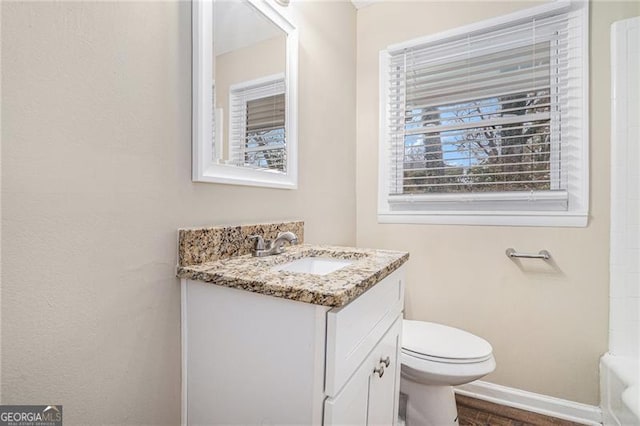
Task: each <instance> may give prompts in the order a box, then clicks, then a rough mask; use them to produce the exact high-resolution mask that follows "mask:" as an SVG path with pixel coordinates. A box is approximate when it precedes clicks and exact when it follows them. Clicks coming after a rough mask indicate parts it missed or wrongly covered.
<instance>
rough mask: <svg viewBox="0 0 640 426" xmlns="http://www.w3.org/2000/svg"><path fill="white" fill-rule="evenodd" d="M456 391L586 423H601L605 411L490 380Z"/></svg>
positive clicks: (497, 402) (496, 402) (501, 403)
mask: <svg viewBox="0 0 640 426" xmlns="http://www.w3.org/2000/svg"><path fill="white" fill-rule="evenodd" d="M455 391H456V393H458V394H460V395H464V396H468V397H471V398H476V399H481V400H483V401H488V402H493V403H494V404H500V405H506V406H507V407H513V408H519V409H521V410H526V411H531V412H533V413H538V414H543V415H545V416H551V417H557V418H559V419H563V420H569V421H572V422H575V423H581V424H585V425H592V426H600V425H602V410H601V409H600V407H596V406H593V405H587V404H581V403H578V402H573V401H567V400H566V399H560V398H554V397H552V396H547V395H540V394H537V393H533V392H527V391H523V390H520V389H514V388H510V387H507V386H501V385H495V384H493V383H489V382H483V381H479V380H478V381H475V382H472V383H468V384H466V385H462V386H457V387H456V388H455Z"/></svg>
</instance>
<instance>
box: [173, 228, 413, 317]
mask: <svg viewBox="0 0 640 426" xmlns="http://www.w3.org/2000/svg"><path fill="white" fill-rule="evenodd" d="M295 223H298V222H295ZM195 246H197V247H201V245H200V244H195ZM185 247H186V245H185ZM182 248H183V247H182V246H181V247H180V250H182ZM192 257H193V256H190V255H189V254H187V253H182V254H179V258H180V259H186V258H192ZM303 257H330V258H336V259H349V260H353V263H351V264H350V265H348V266H345V267H343V268H341V269H339V270H337V271H334V272H331V273H328V274H326V275H314V274H307V273H296V272H288V271H274V270H272V268H273V267H274V266H276V265H280V264H283V263H287V262H291V261H292V260H296V259H300V258H303ZM408 259H409V253H406V252H398V251H388V250H372V249H359V248H350V247H331V246H315V245H307V244H303V245H297V246H291V247H287V248H286V249H285V252H284V253H283V254H279V255H275V256H267V257H253V256H251V255H250V254H248V255H241V256H233V257H227V258H223V259H217V260H211V261H205V262H202V263H187V262H184V263H180V262H179V265H178V272H177V276H178V277H179V278H186V279H190V280H197V281H204V282H207V283H212V284H217V285H221V286H225V287H232V288H239V289H243V290H247V291H252V292H255V293H261V294H266V295H269V296H275V297H282V298H285V299H291V300H297V301H300V302H307V303H313V304H316V305H323V306H331V307H339V306H344V305H346V304H347V303H349V302H351V301H352V300H354V299H355V298H356V297H358V296H359V295H361V294H362V293H364V292H365V291H367V289H369V288H371V287H372V286H374V285H375V284H376V283H378V282H380V281H381V280H382V279H383V278H385V277H386V276H387V275H389V274H391V273H392V272H393V271H395V270H396V269H398V268H399V267H400V266H401V265H402V264H403V263H405V262H406V261H407V260H408Z"/></svg>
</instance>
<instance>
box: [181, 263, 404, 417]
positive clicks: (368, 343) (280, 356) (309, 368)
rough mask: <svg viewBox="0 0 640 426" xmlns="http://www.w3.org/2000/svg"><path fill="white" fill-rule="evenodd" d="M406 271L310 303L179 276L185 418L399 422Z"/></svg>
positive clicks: (396, 272) (398, 270) (402, 270)
mask: <svg viewBox="0 0 640 426" xmlns="http://www.w3.org/2000/svg"><path fill="white" fill-rule="evenodd" d="M403 308H404V268H402V267H401V268H399V269H397V270H396V271H394V272H392V273H391V274H390V275H389V276H387V277H386V278H384V279H383V280H382V281H380V282H379V283H377V284H376V285H374V286H373V287H372V288H370V289H369V290H367V291H366V292H365V293H363V294H362V295H360V296H359V297H357V298H356V299H355V300H353V301H352V302H351V303H349V304H347V305H345V306H343V307H340V308H331V307H328V306H321V305H314V304H309V303H303V302H298V301H292V300H287V299H282V298H278V297H272V296H265V295H261V294H257V293H252V292H249V291H245V290H240V289H233V288H227V287H223V286H217V285H213V284H207V283H203V282H199V281H192V280H186V279H183V280H182V340H183V341H182V347H183V353H182V355H183V358H182V359H183V371H182V398H183V401H182V403H183V405H182V407H183V409H182V416H183V424H190V425H195V424H252V425H271V424H273V425H275V424H300V425H310V424H314V425H321V424H324V425H334V424H335V425H338V424H339V425H345V424H353V425H367V424H370V425H395V424H396V422H397V416H398V395H399V386H400V378H399V374H400V357H399V355H400V347H401V342H400V336H401V328H402V311H403Z"/></svg>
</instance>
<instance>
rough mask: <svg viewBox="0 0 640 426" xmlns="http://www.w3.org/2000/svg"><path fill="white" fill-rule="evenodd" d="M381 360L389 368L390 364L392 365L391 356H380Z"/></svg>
mask: <svg viewBox="0 0 640 426" xmlns="http://www.w3.org/2000/svg"><path fill="white" fill-rule="evenodd" d="M380 362H382V363H384V366H385V367H387V368H389V365H391V358H389V357H386V358H380Z"/></svg>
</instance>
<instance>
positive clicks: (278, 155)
mask: <svg viewBox="0 0 640 426" xmlns="http://www.w3.org/2000/svg"><path fill="white" fill-rule="evenodd" d="M284 88H285V82H284V76H283V75H281V74H279V75H273V76H268V77H265V78H262V79H258V80H253V81H248V82H242V83H239V84H236V85H233V86H231V88H230V90H229V111H230V135H229V145H230V154H229V161H230V162H231V163H232V164H235V165H238V166H244V167H252V168H258V169H268V170H272V171H279V172H286V132H285V117H286V112H285V95H284Z"/></svg>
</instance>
